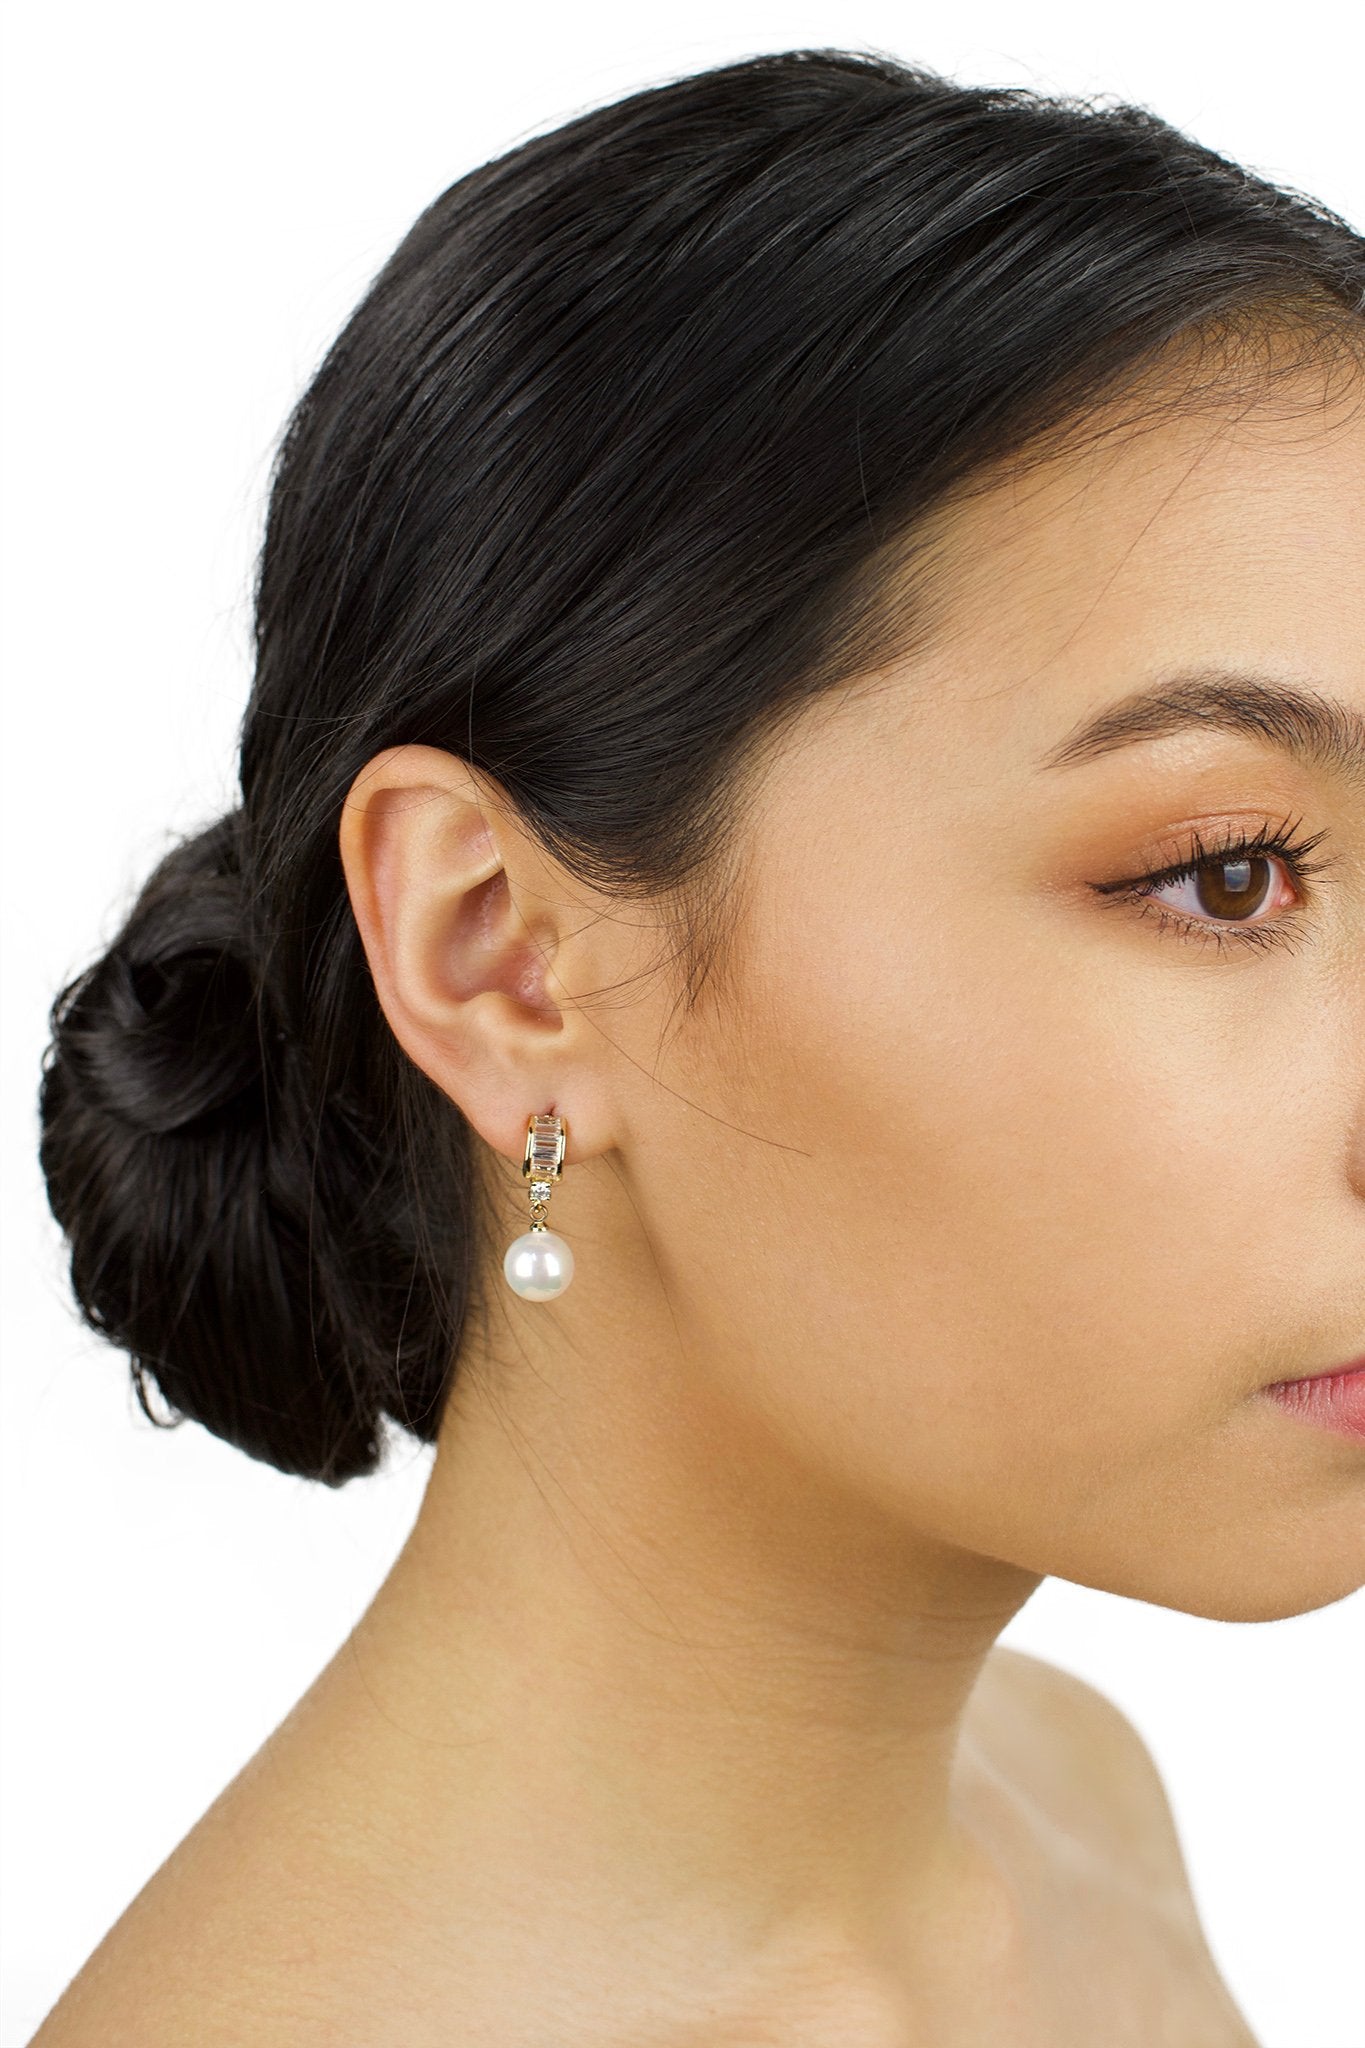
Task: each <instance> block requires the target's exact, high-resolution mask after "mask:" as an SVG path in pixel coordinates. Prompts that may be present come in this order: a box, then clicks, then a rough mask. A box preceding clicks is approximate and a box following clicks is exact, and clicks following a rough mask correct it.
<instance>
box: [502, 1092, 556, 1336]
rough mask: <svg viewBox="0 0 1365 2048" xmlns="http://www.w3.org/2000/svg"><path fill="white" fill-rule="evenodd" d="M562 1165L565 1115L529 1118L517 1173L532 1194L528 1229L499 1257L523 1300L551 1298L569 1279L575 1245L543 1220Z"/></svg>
mask: <svg viewBox="0 0 1365 2048" xmlns="http://www.w3.org/2000/svg"><path fill="white" fill-rule="evenodd" d="M563 1167H564V1119H563V1118H562V1117H558V1116H533V1117H531V1118H529V1120H528V1121H527V1125H526V1156H525V1157H524V1159H523V1160H522V1162H521V1175H522V1179H523V1180H524V1181H526V1182H527V1183H528V1186H527V1193H528V1194H529V1195H530V1197H531V1228H530V1229H529V1230H526V1231H523V1232H522V1234H521V1236H520V1237H516V1238H513V1240H512V1242H511V1244H509V1245H508V1247H507V1250H506V1252H505V1253H504V1255H503V1261H502V1270H503V1276H504V1278H505V1279H506V1281H507V1284H508V1286H509V1287H510V1288H511V1289H512V1291H513V1292H514V1293H515V1294H519V1295H520V1296H521V1298H522V1300H523V1301H553V1300H554V1298H555V1296H556V1295H557V1294H562V1293H563V1292H564V1289H565V1288H566V1287H567V1286H568V1284H569V1282H570V1281H571V1280H572V1279H573V1248H572V1246H571V1245H569V1244H566V1242H565V1241H564V1239H563V1238H562V1237H561V1236H560V1235H559V1232H558V1231H557V1230H551V1229H550V1228H549V1227H548V1225H547V1224H546V1221H545V1215H546V1211H547V1210H548V1209H549V1206H550V1194H551V1190H552V1189H553V1188H554V1186H555V1184H556V1183H557V1182H558V1181H559V1180H561V1179H562V1178H563Z"/></svg>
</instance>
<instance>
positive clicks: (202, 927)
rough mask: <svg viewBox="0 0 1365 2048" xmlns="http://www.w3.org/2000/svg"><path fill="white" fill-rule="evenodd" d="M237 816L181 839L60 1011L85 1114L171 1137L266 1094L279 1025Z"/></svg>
mask: <svg viewBox="0 0 1365 2048" xmlns="http://www.w3.org/2000/svg"><path fill="white" fill-rule="evenodd" d="M240 819H241V813H240V812H230V813H229V814H228V815H227V816H226V817H224V818H222V819H220V820H219V821H218V822H217V823H216V824H214V825H211V826H210V827H209V828H208V829H207V830H205V831H203V832H201V833H199V834H198V835H197V836H196V837H194V838H192V839H187V840H185V841H182V843H181V844H180V845H179V846H177V847H176V848H175V849H174V850H173V851H172V852H171V853H170V854H168V855H167V857H166V858H165V860H163V861H162V863H161V865H160V866H159V867H158V868H157V870H156V872H155V874H154V875H153V876H152V878H151V879H150V881H149V882H148V883H147V885H146V887H145V888H144V889H143V891H142V894H141V895H140V896H139V898H138V901H137V905H136V907H135V909H134V910H133V913H132V915H131V916H130V918H129V920H128V922H127V924H126V925H125V926H124V929H123V931H122V932H121V933H120V935H119V937H118V939H117V941H116V942H115V944H114V945H113V946H112V947H111V948H110V949H109V951H108V952H107V953H106V954H105V955H104V957H103V959H102V960H99V961H97V962H96V963H95V965H94V966H93V967H91V968H89V969H88V970H87V971H86V973H85V974H83V975H82V976H80V977H78V979H77V980H76V981H75V982H73V983H72V984H71V986H70V987H69V988H68V989H66V990H64V991H63V993H62V995H61V996H60V997H59V998H58V1000H57V1004H56V1005H55V1007H54V1026H55V1027H56V1028H57V1029H58V1030H59V1032H60V1037H61V1048H62V1055H63V1061H64V1064H65V1066H66V1069H67V1072H68V1074H69V1076H70V1079H71V1082H72V1083H73V1084H74V1087H75V1089H76V1092H77V1093H78V1094H79V1096H80V1098H81V1101H82V1103H83V1105H84V1106H85V1108H86V1110H88V1111H89V1112H91V1113H102V1114H104V1115H105V1116H108V1117H110V1118H112V1119H114V1120H115V1121H116V1122H119V1123H122V1124H125V1125H126V1126H127V1128H128V1129H129V1130H131V1131H142V1132H148V1133H152V1134H155V1135H158V1136H168V1135H169V1134H170V1133H172V1132H174V1131H181V1130H188V1129H190V1128H192V1127H194V1126H196V1125H198V1124H201V1123H203V1122H204V1121H206V1120H209V1119H212V1118H213V1117H214V1116H215V1115H217V1114H219V1113H220V1112H221V1111H223V1110H225V1109H227V1108H228V1107H229V1106H230V1105H232V1104H234V1103H236V1102H237V1101H238V1099H239V1098H240V1097H241V1096H243V1095H244V1094H247V1093H248V1092H250V1091H252V1090H256V1091H259V1089H260V1085H261V1073H262V1065H263V1056H264V1055H265V1053H266V1051H267V1046H266V1045H265V1044H264V1043H263V1038H264V1039H267V1040H276V1041H278V1039H279V1037H280V1036H281V1033H280V1028H279V1026H278V1024H277V1023H276V1022H275V1019H274V1017H273V1015H272V1014H271V1011H270V1006H269V1005H268V1004H267V1003H266V1002H265V1000H264V992H263V991H262V990H261V989H260V988H258V986H257V983H256V978H255V974H254V970H253V968H252V965H251V964H250V961H249V958H248V954H249V950H250V949H249V945H248V942H247V938H246V933H245V930H244V919H243V893H242V877H241V864H240V860H239V857H238V831H239V829H240Z"/></svg>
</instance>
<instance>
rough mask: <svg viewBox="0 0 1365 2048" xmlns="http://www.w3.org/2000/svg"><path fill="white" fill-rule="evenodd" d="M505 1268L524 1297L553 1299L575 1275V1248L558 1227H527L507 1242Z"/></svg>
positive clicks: (543, 1299) (505, 1272)
mask: <svg viewBox="0 0 1365 2048" xmlns="http://www.w3.org/2000/svg"><path fill="white" fill-rule="evenodd" d="M502 1270H503V1274H504V1277H505V1278H506V1281H507V1284H508V1286H509V1287H510V1288H512V1290H513V1292H514V1293H516V1294H519V1295H520V1296H521V1297H522V1300H523V1301H553V1300H554V1298H555V1296H556V1295H557V1294H562V1293H563V1292H564V1289H565V1288H566V1287H567V1286H568V1284H569V1282H570V1281H571V1280H572V1279H573V1248H572V1246H571V1245H569V1244H568V1243H567V1242H566V1241H565V1239H564V1238H562V1237H561V1236H560V1235H559V1232H558V1231H557V1230H526V1231H523V1232H522V1234H521V1236H520V1237H516V1238H513V1240H512V1242H511V1244H509V1245H508V1247H507V1250H506V1252H505V1254H504V1256H503V1261H502Z"/></svg>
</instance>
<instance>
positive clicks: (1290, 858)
mask: <svg viewBox="0 0 1365 2048" xmlns="http://www.w3.org/2000/svg"><path fill="white" fill-rule="evenodd" d="M1300 822H1301V820H1299V819H1294V820H1293V822H1292V823H1291V822H1289V821H1286V822H1285V823H1284V824H1282V825H1280V826H1278V827H1272V826H1271V825H1270V824H1269V823H1268V822H1267V824H1266V825H1265V826H1264V827H1263V829H1262V830H1261V831H1259V832H1256V833H1252V834H1248V833H1239V832H1238V831H1237V829H1236V828H1235V827H1233V828H1231V829H1230V832H1229V836H1228V838H1227V839H1226V840H1224V841H1223V842H1222V843H1221V844H1219V845H1217V846H1206V845H1205V843H1204V841H1203V839H1201V837H1200V835H1199V832H1198V830H1196V831H1195V833H1194V852H1193V854H1192V855H1191V857H1190V858H1189V859H1188V860H1184V861H1179V862H1175V863H1173V864H1172V865H1171V866H1169V867H1164V868H1153V869H1149V870H1148V872H1147V873H1146V874H1143V875H1137V876H1134V877H1133V878H1132V879H1131V880H1129V881H1125V882H1101V883H1096V884H1094V885H1093V886H1094V887H1095V888H1096V889H1097V890H1098V892H1099V894H1100V895H1101V896H1110V897H1114V898H1116V899H1118V900H1120V901H1123V902H1133V901H1136V902H1139V903H1140V904H1141V905H1142V915H1144V916H1147V915H1149V914H1151V913H1152V912H1155V914H1156V916H1157V918H1158V920H1159V926H1158V928H1159V930H1161V931H1163V932H1164V931H1167V930H1170V929H1174V930H1175V931H1176V932H1177V933H1178V934H1179V935H1180V936H1181V937H1184V938H1190V939H1198V940H1200V941H1202V942H1204V943H1207V942H1208V941H1210V940H1211V941H1212V942H1213V943H1214V944H1215V945H1216V946H1217V947H1218V949H1219V951H1220V952H1222V951H1224V950H1225V949H1226V947H1227V945H1228V944H1229V942H1230V943H1232V944H1233V945H1237V944H1242V945H1248V946H1261V947H1265V946H1280V945H1289V946H1292V945H1293V944H1294V942H1295V939H1296V937H1297V933H1296V930H1295V926H1296V925H1297V918H1296V917H1295V915H1294V913H1293V912H1290V913H1289V915H1288V916H1287V917H1283V918H1278V919H1276V920H1275V922H1273V923H1271V924H1259V925H1250V924H1249V925H1237V924H1220V923H1218V922H1216V921H1214V920H1212V919H1209V918H1198V917H1191V916H1188V915H1186V913H1185V912H1183V911H1179V910H1173V909H1172V908H1171V906H1170V905H1169V904H1168V903H1157V902H1156V901H1155V899H1154V896H1153V891H1154V890H1156V889H1160V888H1164V887H1165V886H1166V885H1167V884H1168V883H1170V882H1183V881H1185V880H1186V879H1187V877H1189V876H1190V875H1193V874H1195V873H1197V871H1198V870H1199V869H1200V868H1202V867H1207V866H1209V865H1211V864H1219V865H1221V864H1222V863H1224V862H1227V863H1229V864H1230V863H1231V862H1233V861H1237V860H1253V859H1257V858H1265V857H1266V856H1268V855H1273V856H1274V857H1275V858H1276V859H1279V860H1282V861H1283V862H1284V864H1285V866H1286V867H1287V868H1288V869H1289V872H1290V876H1291V878H1292V879H1293V881H1294V883H1295V885H1296V886H1297V885H1298V884H1299V883H1301V882H1304V881H1306V880H1307V878H1308V877H1309V876H1310V875H1321V874H1325V873H1326V871H1327V869H1328V868H1331V867H1334V866H1335V865H1336V862H1335V861H1334V860H1318V861H1313V860H1309V859H1308V858H1307V856H1308V855H1309V854H1310V853H1311V852H1312V851H1313V848H1314V847H1315V846H1318V845H1320V844H1321V842H1322V841H1323V840H1324V839H1325V838H1326V837H1327V834H1326V832H1316V833H1314V834H1313V835H1312V836H1311V837H1310V838H1307V839H1301V840H1297V841H1296V840H1295V839H1294V837H1293V834H1294V832H1295V830H1296V829H1297V826H1298V825H1299V823H1300Z"/></svg>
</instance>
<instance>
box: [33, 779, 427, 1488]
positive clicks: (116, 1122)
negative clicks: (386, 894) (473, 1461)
mask: <svg viewBox="0 0 1365 2048" xmlns="http://www.w3.org/2000/svg"><path fill="white" fill-rule="evenodd" d="M243 836H244V825H243V817H242V813H241V812H240V811H234V812H230V813H229V814H228V815H227V816H226V817H224V818H221V819H219V820H218V821H217V822H216V823H215V824H213V825H211V826H209V827H208V828H207V829H206V830H204V831H202V832H200V833H198V834H197V835H195V836H194V837H192V838H189V839H186V840H184V841H182V842H181V843H180V844H179V845H177V846H176V847H175V848H174V849H173V850H172V851H171V852H170V853H168V854H167V855H166V856H165V857H164V858H163V860H162V861H161V862H160V864H159V865H158V866H157V867H156V869H155V870H154V872H153V873H152V874H151V876H150V877H149V878H148V880H147V881H146V883H145V885H144V886H143V889H142V891H141V893H140V894H139V896H138V898H137V901H136V903H135V904H134V906H133V908H132V911H131V912H130V914H129V916H128V918H127V920H126V922H125V924H124V926H123V929H122V930H121V931H120V932H119V934H118V936H117V938H116V939H115V940H114V942H113V944H112V945H111V946H110V947H109V948H108V950H107V951H106V952H105V953H104V954H103V956H102V957H101V958H99V959H98V960H96V961H95V962H94V963H93V964H92V965H91V966H89V967H87V968H86V969H85V971H84V972H83V973H81V974H79V975H77V976H76V977H75V979H74V980H72V981H71V982H70V983H68V985H67V986H66V987H65V988H64V989H63V990H62V991H61V993H60V994H59V995H58V996H57V998H56V1000H55V1002H54V1003H53V1005H52V1008H51V1012H50V1025H51V1043H50V1045H49V1046H48V1048H47V1051H46V1053H45V1055H44V1060H43V1072H42V1081H41V1084H40V1089H39V1116H40V1123H41V1140H40V1148H39V1156H40V1159H41V1163H42V1168H43V1173H44V1175H45V1177H46V1182H47V1192H48V1201H49V1205H50V1207H51V1210H52V1213H53V1215H54V1216H55V1218H56V1220H57V1222H58V1223H59V1224H60V1225H61V1228H62V1230H63V1232H64V1233H65V1235H66V1237H67V1239H68V1242H69V1246H70V1278H71V1286H72V1290H73V1293H74V1294H75V1297H76V1302H77V1305H78V1307H79V1310H80V1313H81V1315H82V1317H83V1319H84V1321H85V1322H86V1323H87V1324H88V1325H89V1326H90V1327H91V1328H93V1329H95V1330H97V1331H98V1332H99V1333H100V1335H101V1336H103V1337H105V1338H107V1339H109V1340H110V1341H111V1342H113V1343H115V1344H116V1345H118V1346H119V1347H120V1348H121V1349H123V1350H125V1351H127V1352H128V1353H129V1354H130V1357H131V1360H132V1368H133V1382H134V1386H135V1389H136V1392H137V1397H138V1400H139V1403H140V1405H141V1407H142V1410H143V1412H144V1414H146V1416H147V1417H148V1419H149V1420H151V1421H152V1422H155V1423H158V1424H161V1425H162V1426H167V1425H168V1424H169V1425H172V1426H173V1425H174V1423H176V1422H179V1421H183V1420H186V1419H190V1420H194V1421H197V1422H200V1423H202V1424H203V1425H204V1426H205V1427H206V1428H207V1429H209V1430H211V1431H213V1432H214V1434H215V1435H218V1436H221V1437H223V1438H225V1439H226V1440H227V1441H228V1442H230V1443H233V1444H235V1445H237V1446H238V1447H239V1448H240V1449H243V1450H246V1451H248V1452H250V1453H251V1455H252V1456H254V1457H257V1458H261V1459H263V1460H265V1461H266V1462H267V1463H270V1464H273V1465H275V1466H277V1467H278V1468H279V1469H280V1470H281V1471H285V1472H289V1473H294V1474H297V1475H299V1476H302V1477H306V1478H310V1479H319V1480H323V1481H325V1482H326V1483H328V1484H330V1485H339V1484H341V1483H342V1482H343V1481H344V1480H346V1479H349V1478H353V1477H355V1476H357V1475H358V1474H360V1473H364V1472H369V1471H371V1470H373V1469H374V1467H375V1466H376V1464H377V1463H378V1462H379V1459H380V1457H381V1455H382V1448H383V1442H382V1428H381V1423H382V1416H383V1413H384V1412H385V1411H387V1412H390V1413H392V1414H394V1415H395V1416H396V1417H397V1418H398V1419H399V1420H401V1421H403V1422H404V1423H405V1424H407V1425H408V1426H409V1427H411V1428H414V1429H415V1430H417V1431H418V1433H420V1434H424V1435H426V1434H430V1433H431V1432H433V1431H434V1429H435V1426H436V1418H437V1414H438V1410H439V1402H440V1399H441V1397H442V1395H443V1393H444V1389H445V1385H446V1381H447V1378H448V1372H447V1363H448V1356H449V1351H448V1345H447V1342H446V1339H445V1334H444V1327H443V1326H442V1324H441V1320H440V1313H439V1311H440V1307H441V1304H440V1303H439V1302H435V1303H434V1302H433V1301H432V1298H431V1292H430V1289H427V1290H424V1289H423V1287H422V1285H421V1284H420V1281H421V1277H422V1265H423V1249H424V1248H423V1246H422V1245H421V1244H420V1243H419V1242H418V1240H417V1238H416V1237H415V1235H414V1231H413V1229H412V1227H411V1221H410V1216H411V1204H410V1203H409V1202H408V1200H407V1198H406V1196H405V1194H404V1193H403V1192H402V1191H401V1190H400V1189H399V1188H398V1187H397V1185H396V1175H397V1172H398V1166H397V1163H396V1162H395V1161H394V1160H393V1158H392V1156H391V1148H389V1147H387V1146H385V1145H383V1144H380V1143H377V1142H376V1139H375V1136H374V1131H373V1125H372V1120H371V1118H370V1116H369V1114H368V1111H367V1107H366V1105H365V1104H364V1103H363V1102H361V1101H358V1100H356V1099H355V1098H354V1096H353V1094H351V1093H348V1091H347V1090H346V1088H345V1086H344V1085H337V1084H336V1082H335V1081H334V1082H333V1084H332V1086H330V1087H329V1088H328V1089H326V1090H323V1089H320V1088H319V1087H318V1086H317V1084H316V1082H315V1079H314V1075H313V1068H312V1062H311V1060H310V1059H309V1057H308V1054H307V1050H306V1048H305V1046H304V1045H303V1044H302V1043H301V1041H300V1039H299V1038H298V1036H297V1034H296V1033H295V1032H294V1031H292V1030H290V1029H289V1028H288V1025H287V1020H286V1016H285V1013H284V1009H283V1006H282V1005H281V1003H280V1002H279V1000H278V999H277V997H276V995H275V993H274V991H273V989H271V988H270V987H268V986H266V985H265V984H264V983H263V980H262V977H261V974H260V971H259V968H258V965H257V959H256V948H255V945H254V943H253V938H252V930H251V916H250V911H251V900H250V892H249V889H248V888H247V886H246V885H245V884H244V879H243V877H244V867H245V863H244V859H243ZM353 1014H354V1006H353ZM423 1078H424V1077H423ZM442 1100H443V1101H444V1098H442ZM445 1108H446V1109H447V1110H448V1111H450V1113H451V1114H452V1115H455V1114H457V1113H456V1112H454V1110H453V1105H451V1104H449V1103H448V1102H445ZM451 1156H452V1157H454V1158H455V1159H456V1160H457V1161H458V1160H459V1159H460V1158H461V1157H462V1156H463V1155H462V1154H461V1153H460V1152H459V1150H458V1146H456V1147H453V1148H452V1151H451ZM452 1241H454V1242H455V1243H456V1245H457V1252H456V1255H455V1256H454V1257H453V1258H452V1259H451V1261H450V1263H451V1265H452V1281H453V1284H457V1283H458V1282H459V1281H460V1276H461V1274H462V1271H463V1265H462V1260H461V1258H460V1256H459V1254H458V1239H457V1238H447V1240H446V1243H447V1245H449V1244H450V1243H451V1242H452ZM148 1375H150V1376H151V1377H152V1378H154V1379H155V1381H156V1383H157V1386H158V1387H159V1389H160V1391H161V1394H162V1396H163V1399H164V1401H165V1402H167V1403H169V1404H170V1407H171V1409H172V1410H173V1411H174V1412H173V1414H172V1415H171V1416H170V1417H169V1418H168V1417H166V1416H165V1415H158V1414H156V1413H155V1412H154V1411H153V1409H152V1407H151V1406H150V1405H149V1402H148V1399H147V1386H146V1379H147V1376H148Z"/></svg>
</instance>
